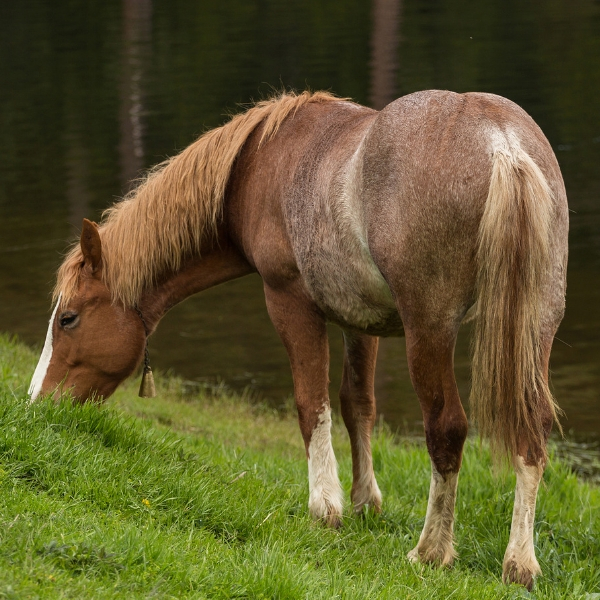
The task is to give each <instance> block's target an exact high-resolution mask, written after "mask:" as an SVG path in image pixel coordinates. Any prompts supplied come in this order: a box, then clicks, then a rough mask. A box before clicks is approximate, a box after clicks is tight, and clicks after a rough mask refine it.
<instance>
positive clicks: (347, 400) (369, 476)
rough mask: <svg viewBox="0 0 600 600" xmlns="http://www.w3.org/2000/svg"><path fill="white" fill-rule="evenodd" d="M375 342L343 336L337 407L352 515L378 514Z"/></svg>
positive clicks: (379, 505)
mask: <svg viewBox="0 0 600 600" xmlns="http://www.w3.org/2000/svg"><path fill="white" fill-rule="evenodd" d="M378 344H379V338H376V337H371V336H370V335H360V334H354V333H348V332H345V333H344V373H343V375H342V386H341V389H340V403H341V407H342V416H343V418H344V423H345V424H346V429H348V433H349V435H350V444H351V447H352V504H353V505H354V510H355V512H357V513H359V512H361V511H362V509H363V507H364V506H370V507H371V508H373V509H374V510H375V511H377V512H379V511H380V510H381V492H380V491H379V486H378V485H377V480H376V479H375V474H374V472H373V458H372V456H371V432H372V431H373V425H374V424H375V416H376V405H375V391H374V383H375V363H376V360H377V346H378Z"/></svg>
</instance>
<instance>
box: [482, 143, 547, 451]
mask: <svg viewBox="0 0 600 600" xmlns="http://www.w3.org/2000/svg"><path fill="white" fill-rule="evenodd" d="M553 211H554V201H553V196H552V192H551V190H550V188H549V186H548V183H547V182H546V179H545V177H544V175H543V173H542V172H541V170H540V169H539V167H538V166H537V165H536V164H535V162H534V161H533V160H532V159H531V157H530V156H529V155H528V154H527V153H525V151H524V150H523V149H522V148H521V147H520V146H519V145H518V144H517V145H516V147H515V146H513V147H510V148H508V147H506V148H502V149H500V150H497V151H496V152H495V154H494V157H493V167H492V175H491V181H490V188H489V193H488V197H487V200H486V204H485V209H484V214H483V218H482V220H481V223H480V227H479V239H478V248H477V265H478V273H477V304H478V309H477V313H478V319H477V323H476V326H475V335H474V339H473V346H472V352H473V363H472V364H473V375H472V388H471V411H472V417H473V420H474V422H475V424H476V425H477V426H478V428H479V432H480V434H481V435H482V436H483V437H486V438H489V440H490V444H491V448H492V453H493V456H494V458H495V459H497V457H498V456H503V455H506V453H508V454H509V455H510V456H512V457H516V456H517V454H518V453H519V452H521V453H522V452H523V449H524V448H525V452H526V453H527V454H528V458H530V459H533V460H535V461H536V462H542V461H544V460H545V458H546V451H545V447H546V443H545V442H546V437H547V427H548V416H549V415H552V417H553V418H554V420H555V421H557V410H558V409H557V407H556V404H555V402H554V399H553V397H552V394H551V392H550V389H549V387H548V379H547V375H546V374H545V373H544V357H543V344H542V325H543V323H542V316H543V315H542V311H543V307H544V287H545V282H546V281H547V277H548V273H549V272H550V271H551V260H552V254H551V247H550V232H551V225H552V215H553ZM557 423H558V421H557Z"/></svg>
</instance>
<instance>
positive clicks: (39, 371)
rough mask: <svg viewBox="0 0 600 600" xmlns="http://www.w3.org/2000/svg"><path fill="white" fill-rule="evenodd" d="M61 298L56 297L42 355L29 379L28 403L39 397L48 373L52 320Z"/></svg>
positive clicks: (50, 354) (50, 355) (50, 356)
mask: <svg viewBox="0 0 600 600" xmlns="http://www.w3.org/2000/svg"><path fill="white" fill-rule="evenodd" d="M61 296H62V294H61V295H60V296H59V297H58V302H57V303H56V306H55V307H54V311H53V312H52V316H51V317H50V324H49V325H48V332H47V333H46V342H45V343H44V349H43V350H42V355H41V356H40V360H39V362H38V364H37V367H36V368H35V371H34V373H33V377H32V378H31V384H30V386H29V401H30V402H33V401H34V400H35V399H36V398H37V397H38V396H39V393H40V391H41V389H42V384H43V383H44V379H45V377H46V372H47V371H48V365H49V364H50V359H51V358H52V338H53V336H52V326H53V325H54V319H55V318H56V311H57V310H58V307H59V306H60V299H61Z"/></svg>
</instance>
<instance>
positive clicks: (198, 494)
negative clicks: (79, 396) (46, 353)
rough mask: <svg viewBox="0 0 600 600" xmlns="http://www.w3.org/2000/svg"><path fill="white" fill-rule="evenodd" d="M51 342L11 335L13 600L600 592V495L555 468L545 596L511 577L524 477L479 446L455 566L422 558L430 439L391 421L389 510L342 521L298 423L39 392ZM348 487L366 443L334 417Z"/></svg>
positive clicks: (540, 523) (122, 397)
mask: <svg viewBox="0 0 600 600" xmlns="http://www.w3.org/2000/svg"><path fill="white" fill-rule="evenodd" d="M34 366H35V357H34V355H33V353H32V352H31V351H30V350H29V349H27V348H26V347H24V346H23V345H20V344H18V343H16V342H15V341H11V340H9V339H8V338H7V337H2V336H0V598H24V597H31V598H150V597H155V598H281V599H284V598H290V599H292V598H294V599H295V598H327V599H329V598H357V599H361V600H362V599H364V598H415V599H416V598H419V599H421V598H422V599H425V598H431V599H433V598H435V599H438V598H482V599H484V598H490V599H492V598H494V599H497V598H519V597H524V598H525V597H537V598H586V597H589V598H593V596H588V594H593V593H599V592H600V557H599V550H600V535H599V534H600V527H599V524H598V517H597V514H598V508H599V507H600V491H599V490H598V489H597V488H595V487H592V486H589V485H586V484H584V483H581V482H579V481H578V480H577V479H576V478H575V476H574V475H572V474H571V472H570V471H569V469H568V468H567V467H566V466H565V465H564V464H563V463H561V462H558V461H552V462H551V464H550V466H549V468H548V469H547V471H546V475H545V485H544V486H543V487H542V489H541V491H540V496H539V504H538V513H537V522H536V540H535V541H536V548H537V553H538V558H539V560H540V564H541V566H542V569H543V570H544V576H543V577H542V578H541V579H540V580H539V582H538V583H537V584H536V587H535V589H534V592H533V594H528V593H527V592H526V591H525V590H524V589H522V588H519V587H518V586H510V587H506V586H504V585H502V583H501V582H500V573H501V561H502V557H503V554H504V548H505V546H506V543H507V541H508V531H509V526H510V517H511V512H512V501H513V490H514V478H513V477H512V476H503V477H500V478H495V477H494V476H493V475H492V469H491V465H490V460H489V455H488V453H487V451H486V449H485V448H484V447H481V446H480V445H479V444H478V443H477V442H469V444H468V446H467V449H466V453H465V461H464V468H463V471H462V473H461V481H460V485H459V496H458V502H457V518H458V521H457V526H456V537H457V548H458V551H459V553H460V557H459V559H458V561H457V563H456V566H455V567H454V568H452V569H446V570H438V569H432V568H429V567H424V566H419V565H412V564H410V563H409V562H408V561H407V560H406V558H405V556H406V553H407V552H408V550H410V549H411V548H412V547H413V546H414V544H415V543H416V540H417V539H418V535H419V532H420V528H421V526H422V524H423V519H424V515H425V507H426V502H427V491H428V489H427V488H428V483H429V460H428V457H427V453H426V450H425V449H424V447H423V446H422V445H421V444H419V443H415V442H414V441H410V440H405V439H402V438H397V437H396V436H394V435H392V434H391V433H390V432H389V431H388V430H386V429H385V428H380V429H379V430H378V432H377V434H376V436H375V439H374V462H375V469H376V473H377V476H378V480H379V483H380V487H381V489H382V492H383V494H384V512H383V514H382V515H373V514H368V515H366V516H364V517H355V516H353V515H352V514H351V511H350V509H349V507H348V509H347V516H346V517H345V518H344V523H343V527H342V529H341V530H339V531H332V530H328V529H325V528H323V527H320V526H318V525H315V524H313V523H312V522H311V520H310V518H309V517H308V511H307V501H308V490H307V477H306V463H305V457H304V449H303V445H302V440H301V437H300V433H299V430H298V427H297V424H296V422H295V417H294V415H293V413H292V412H291V411H290V413H289V414H282V413H281V412H279V413H275V412H273V411H271V410H269V409H267V408H265V407H264V406H254V405H251V404H250V403H249V402H248V401H246V400H245V399H243V398H239V397H231V396H228V395H227V394H224V393H221V394H218V395H217V396H214V395H211V396H206V395H202V394H198V393H192V394H190V393H189V392H188V391H186V388H185V386H183V385H182V383H181V382H180V381H178V380H177V379H175V378H170V379H164V380H163V384H162V388H161V389H160V396H159V398H157V399H152V400H148V399H144V400H142V399H139V398H137V397H136V396H135V391H134V386H133V385H130V386H125V387H124V388H123V389H122V390H121V391H119V392H118V393H117V395H116V396H115V398H114V399H111V401H110V402H109V403H108V404H107V405H105V406H96V405H86V406H78V405H73V404H72V403H70V402H68V401H63V402H61V403H58V404H55V403H52V402H49V401H41V402H38V403H36V404H34V405H32V406H29V405H28V404H27V402H26V398H25V392H26V385H27V380H28V377H29V376H30V374H31V372H32V370H33V367H34ZM334 445H335V448H336V451H337V454H338V458H339V461H340V472H341V476H342V481H343V485H344V488H345V490H346V494H347V496H348V495H349V489H350V485H351V481H350V474H351V466H350V461H349V455H350V453H349V447H348V442H347V439H346V436H345V434H344V432H343V429H342V426H341V425H340V423H339V422H336V423H335V424H334Z"/></svg>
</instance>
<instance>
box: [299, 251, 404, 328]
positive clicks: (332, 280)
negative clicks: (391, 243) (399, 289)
mask: <svg viewBox="0 0 600 600" xmlns="http://www.w3.org/2000/svg"><path fill="white" fill-rule="evenodd" d="M336 250H338V249H336V248H331V247H330V248H327V244H325V247H323V248H321V250H320V252H319V253H318V255H317V256H314V257H312V258H311V260H307V261H306V262H305V263H304V265H302V266H301V272H302V275H303V277H304V280H305V283H306V286H307V288H308V290H309V292H310V294H311V296H312V298H313V300H314V301H315V302H316V304H317V305H318V306H319V308H320V309H321V310H322V311H323V312H324V313H325V315H326V316H327V318H328V319H329V320H330V321H333V322H334V323H337V324H338V325H340V326H341V327H343V328H345V329H350V330H355V331H361V332H364V333H368V334H370V335H400V334H401V333H402V322H401V321H400V317H399V315H398V311H397V309H396V306H395V304H394V300H393V298H392V294H391V292H390V289H389V287H388V285H387V283H386V281H385V279H383V277H382V275H381V273H380V272H379V269H377V267H376V265H375V264H374V263H373V260H372V259H371V256H370V254H369V253H368V250H367V249H366V248H365V249H357V248H354V249H353V250H355V251H354V252H349V251H348V249H345V250H344V252H341V251H336Z"/></svg>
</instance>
